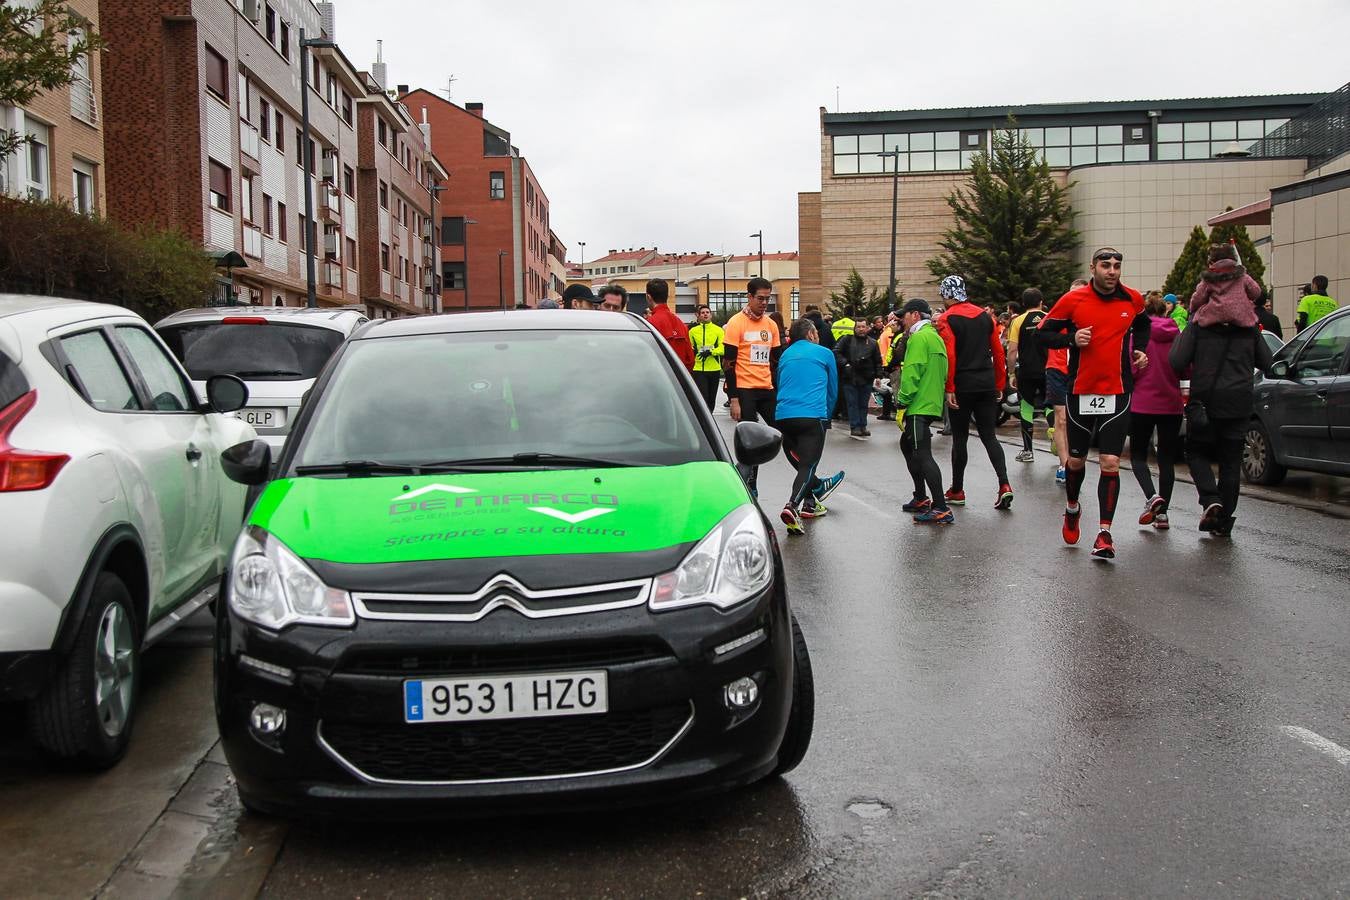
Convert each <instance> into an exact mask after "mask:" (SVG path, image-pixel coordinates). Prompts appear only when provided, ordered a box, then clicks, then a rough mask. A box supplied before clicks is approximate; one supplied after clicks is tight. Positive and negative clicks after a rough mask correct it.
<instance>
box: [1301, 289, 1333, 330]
mask: <svg viewBox="0 0 1350 900" xmlns="http://www.w3.org/2000/svg"><path fill="white" fill-rule="evenodd" d="M1328 283H1329V282H1328V281H1327V276H1325V275H1314V276H1313V280H1312V291H1311V292H1310V293H1308V294H1305V295H1304V296H1303V299H1302V300H1300V301H1298V323H1297V324H1296V325H1295V330H1296V331H1302V330H1303V329H1305V328H1307V327H1308V326H1309V325H1312V324H1313V323H1314V322H1317V321H1320V320H1321V319H1323V318H1325V317H1327V316H1329V315H1331V314H1332V313H1334V312H1335V311H1336V301H1335V300H1332V299H1331V298H1330V297H1328V296H1327V285H1328Z"/></svg>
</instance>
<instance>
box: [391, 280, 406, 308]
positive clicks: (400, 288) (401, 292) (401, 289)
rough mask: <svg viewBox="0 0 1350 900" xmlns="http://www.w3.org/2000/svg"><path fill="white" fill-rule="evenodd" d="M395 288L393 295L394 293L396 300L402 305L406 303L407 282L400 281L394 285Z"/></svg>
mask: <svg viewBox="0 0 1350 900" xmlns="http://www.w3.org/2000/svg"><path fill="white" fill-rule="evenodd" d="M395 288H396V289H395V291H394V293H395V295H397V297H398V299H400V300H402V301H403V302H404V303H407V302H408V282H406V281H400V282H399V283H398V284H397V285H395Z"/></svg>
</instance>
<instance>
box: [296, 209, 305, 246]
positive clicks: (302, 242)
mask: <svg viewBox="0 0 1350 900" xmlns="http://www.w3.org/2000/svg"><path fill="white" fill-rule="evenodd" d="M295 220H296V223H297V224H298V225H299V227H298V228H296V229H295V233H296V234H297V235H299V236H300V249H301V250H304V249H306V242H305V237H306V234H307V229H306V228H305V214H304V213H300V214H299V215H297V216H296V217H295Z"/></svg>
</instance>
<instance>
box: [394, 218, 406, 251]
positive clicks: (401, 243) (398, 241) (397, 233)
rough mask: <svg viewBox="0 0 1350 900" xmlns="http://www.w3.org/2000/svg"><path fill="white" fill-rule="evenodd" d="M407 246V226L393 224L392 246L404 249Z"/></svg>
mask: <svg viewBox="0 0 1350 900" xmlns="http://www.w3.org/2000/svg"><path fill="white" fill-rule="evenodd" d="M407 244H408V226H406V225H404V224H403V223H402V222H397V221H396V222H394V246H395V247H406V246H407Z"/></svg>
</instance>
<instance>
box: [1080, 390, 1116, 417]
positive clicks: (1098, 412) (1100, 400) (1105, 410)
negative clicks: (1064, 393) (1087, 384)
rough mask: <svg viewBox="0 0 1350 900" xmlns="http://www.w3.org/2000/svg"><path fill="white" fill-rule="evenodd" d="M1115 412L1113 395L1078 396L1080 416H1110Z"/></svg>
mask: <svg viewBox="0 0 1350 900" xmlns="http://www.w3.org/2000/svg"><path fill="white" fill-rule="evenodd" d="M1115 412H1116V397H1115V395H1114V394H1079V395H1078V414H1079V415H1080V416H1110V415H1115Z"/></svg>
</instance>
